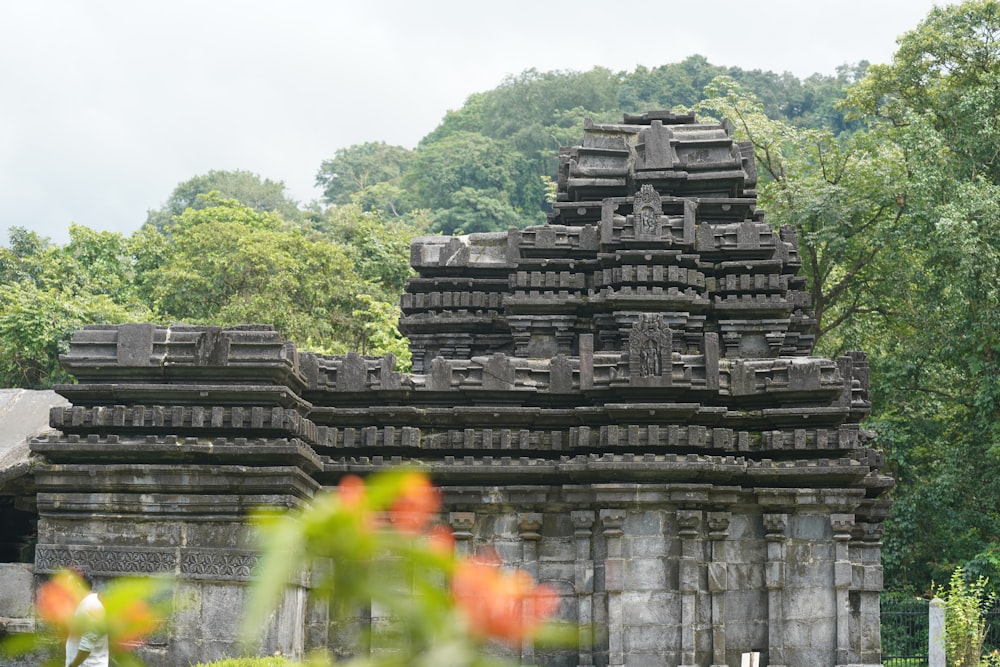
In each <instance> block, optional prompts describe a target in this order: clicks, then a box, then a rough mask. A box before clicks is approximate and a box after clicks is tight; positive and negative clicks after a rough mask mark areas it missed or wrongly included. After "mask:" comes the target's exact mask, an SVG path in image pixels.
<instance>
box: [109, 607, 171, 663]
mask: <svg viewBox="0 0 1000 667" xmlns="http://www.w3.org/2000/svg"><path fill="white" fill-rule="evenodd" d="M160 625H161V620H160V619H159V618H157V617H156V616H155V615H154V614H153V610H152V609H150V607H149V604H148V603H147V602H146V601H145V600H133V601H131V602H129V603H128V605H127V606H126V607H125V608H124V609H121V610H119V611H118V613H116V614H115V615H114V617H113V620H112V627H111V628H110V633H109V634H110V637H109V639H110V640H111V643H112V644H113V645H114V647H115V648H116V649H118V650H121V651H132V650H135V649H136V648H138V647H139V646H141V645H142V640H143V639H144V638H145V637H147V636H149V635H151V634H152V633H154V632H156V630H158V629H159V627H160Z"/></svg>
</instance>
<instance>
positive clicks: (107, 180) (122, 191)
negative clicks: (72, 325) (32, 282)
mask: <svg viewBox="0 0 1000 667" xmlns="http://www.w3.org/2000/svg"><path fill="white" fill-rule="evenodd" d="M934 4H938V5H942V4H952V3H950V2H943V1H941V0H939V1H938V2H933V1H932V0H838V1H837V2H816V1H814V0H714V1H713V0H700V1H678V0H673V1H662V0H661V1H660V2H648V3H641V2H623V1H622V0H611V1H605V2H596V1H594V0H577V1H575V2H568V1H563V0H504V1H503V2H476V1H475V0H443V1H437V0H423V1H422V2H417V1H414V0H384V1H380V0H349V1H341V0H280V1H279V0H268V1H265V0H169V1H168V0H147V1H145V2H137V1H135V0H86V1H82V2H81V1H80V0H0V242H5V241H6V234H7V232H6V230H7V228H8V227H10V226H14V225H17V226H22V227H27V228H29V229H31V230H34V231H37V232H39V233H41V234H43V235H45V236H48V237H50V238H51V239H52V240H53V241H56V242H59V243H63V242H65V241H66V240H67V238H68V236H67V229H68V227H69V224H70V222H77V223H80V224H83V225H86V226H88V227H92V228H94V229H101V230H113V231H119V232H123V233H126V234H129V233H131V232H133V231H134V230H135V229H137V228H138V227H139V226H140V225H141V224H142V222H143V221H145V218H146V211H147V210H149V209H154V208H158V207H159V206H160V205H162V203H163V202H164V201H165V200H166V199H167V197H168V196H169V195H170V193H171V191H172V190H173V188H174V187H175V186H176V185H177V184H178V183H180V182H181V181H184V180H187V179H188V178H191V177H192V176H195V175H198V174H203V173H205V172H207V171H209V170H211V169H245V170H249V171H253V172H255V173H258V174H260V175H261V176H262V177H264V178H270V179H272V180H280V181H284V182H285V184H286V185H287V187H288V192H289V193H290V195H291V196H292V197H293V198H295V199H298V200H300V201H302V202H307V201H310V200H313V199H317V198H319V196H320V192H319V191H318V190H317V189H316V188H315V187H314V185H313V180H314V178H315V175H316V171H317V170H318V168H319V165H320V163H321V162H322V161H323V160H324V159H325V158H329V157H332V156H333V154H334V152H335V151H336V150H337V149H338V148H342V147H346V146H350V145H352V144H358V143H362V142H365V141H386V142H389V143H392V144H400V145H403V146H406V147H409V148H412V147H413V146H415V144H416V143H417V141H419V140H420V138H421V137H423V136H424V135H425V134H427V133H428V132H430V131H431V130H433V129H434V128H435V127H436V126H437V124H438V123H439V122H440V120H441V118H442V117H443V115H444V113H445V112H446V111H447V110H449V109H455V108H458V107H461V106H462V104H463V102H464V101H465V99H466V97H467V96H468V95H469V94H470V93H473V92H477V91H483V90H489V89H491V88H494V87H496V86H497V85H498V84H499V83H500V81H501V80H502V79H503V77H504V76H506V75H507V74H517V73H519V72H521V71H523V70H525V69H527V68H530V67H534V68H537V69H538V70H540V71H547V70H556V69H562V70H565V69H570V70H578V71H583V70H588V69H590V68H591V67H593V66H595V65H601V66H604V67H608V68H610V69H612V70H614V71H620V70H631V69H634V68H635V66H636V65H640V64H641V65H646V66H649V67H655V66H657V65H662V64H666V63H672V62H677V61H680V60H683V59H684V58H685V57H687V56H689V55H692V54H696V53H698V54H701V55H704V56H706V57H707V58H708V60H709V61H710V62H711V63H713V64H715V65H725V66H732V65H735V66H739V67H742V68H744V69H763V70H772V71H775V72H785V71H788V72H791V73H793V74H795V75H797V76H799V77H806V76H808V75H810V74H813V73H816V72H819V73H822V74H833V73H834V72H835V69H836V67H837V66H838V65H840V64H843V63H854V62H857V61H859V60H869V61H871V62H888V61H889V60H891V58H892V54H893V52H894V51H895V46H896V44H895V41H896V38H897V37H898V36H899V35H900V34H902V33H903V32H905V31H907V30H911V29H913V28H915V27H916V25H917V24H918V23H919V22H920V21H921V20H922V19H923V18H924V17H925V16H926V14H927V12H928V11H929V10H930V8H931V7H932V6H933V5H934Z"/></svg>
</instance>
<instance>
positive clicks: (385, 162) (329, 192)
mask: <svg viewBox="0 0 1000 667" xmlns="http://www.w3.org/2000/svg"><path fill="white" fill-rule="evenodd" d="M412 160H413V151H410V150H408V149H406V148H403V147H402V146H391V145H389V144H387V143H385V142H383V141H372V142H368V143H364V144H357V145H354V146H349V147H347V148H339V149H337V152H336V153H334V156H333V157H332V158H330V159H329V160H323V163H322V164H321V165H320V168H319V171H318V172H317V174H316V185H318V186H319V187H321V188H323V198H324V199H325V200H326V202H327V203H329V204H348V203H351V201H352V198H353V197H355V196H358V195H361V196H362V197H365V195H363V194H362V193H365V192H366V191H369V192H368V194H367V198H368V199H369V200H370V201H371V203H372V204H373V205H374V207H375V208H379V209H381V210H384V211H389V212H392V213H393V214H396V215H400V214H402V213H404V212H405V211H406V209H407V206H406V205H405V197H404V196H403V195H404V192H403V190H402V189H401V188H399V183H400V180H401V178H402V176H403V173H404V172H405V171H406V168H407V167H408V166H409V164H410V162H411V161H412ZM387 187H393V188H395V190H387ZM373 188H379V190H378V192H375V193H373V192H370V190H371V189H373ZM359 203H361V204H362V205H364V204H365V203H368V202H367V201H365V200H364V199H362V201H361V202H359ZM365 208H370V207H369V206H365Z"/></svg>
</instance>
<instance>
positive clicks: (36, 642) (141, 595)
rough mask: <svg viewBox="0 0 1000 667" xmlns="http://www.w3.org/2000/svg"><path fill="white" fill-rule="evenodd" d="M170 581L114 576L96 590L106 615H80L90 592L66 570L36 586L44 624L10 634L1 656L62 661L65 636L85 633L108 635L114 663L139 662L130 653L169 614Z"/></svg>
mask: <svg viewBox="0 0 1000 667" xmlns="http://www.w3.org/2000/svg"><path fill="white" fill-rule="evenodd" d="M169 591H170V585H169V580H167V579H164V578H152V577H144V578H135V577H131V578H122V579H115V580H113V581H111V582H109V583H108V584H107V586H106V587H103V588H102V589H100V590H99V591H98V597H99V598H100V601H101V604H102V605H103V607H104V613H103V614H95V613H85V614H81V613H78V608H79V605H80V602H81V601H82V600H83V599H84V597H86V595H87V593H88V592H89V588H88V586H87V585H86V584H85V583H84V581H83V579H82V578H81V577H80V575H79V574H78V573H77V572H75V571H73V570H69V569H63V570H59V571H58V572H56V573H55V574H54V575H52V578H51V579H49V581H47V582H45V583H44V584H42V585H41V586H39V588H38V594H37V597H36V604H35V610H36V613H37V615H38V620H39V621H41V624H42V628H41V629H40V630H39V631H38V632H34V633H30V634H23V635H12V636H10V637H7V638H6V639H5V640H4V642H3V644H2V645H0V649H2V650H0V655H6V656H18V655H25V654H32V653H34V654H38V655H39V657H41V656H42V655H44V654H47V655H48V656H49V659H48V660H47V661H46V662H44V663H42V664H45V665H62V664H64V663H63V657H62V656H63V653H64V652H65V647H64V642H65V641H66V638H67V637H70V636H75V637H80V636H83V635H87V634H93V635H97V636H107V638H108V645H109V649H110V654H111V660H112V663H113V664H116V665H121V666H125V665H140V664H141V663H140V661H139V660H138V659H137V658H136V657H135V656H133V655H131V652H132V651H134V650H135V649H136V648H138V647H139V646H141V645H142V644H143V642H144V640H145V639H146V638H148V637H149V636H150V635H151V634H153V633H154V632H156V631H157V630H159V629H160V628H161V627H162V626H163V624H164V621H165V619H166V618H167V616H168V614H169V607H170V595H169Z"/></svg>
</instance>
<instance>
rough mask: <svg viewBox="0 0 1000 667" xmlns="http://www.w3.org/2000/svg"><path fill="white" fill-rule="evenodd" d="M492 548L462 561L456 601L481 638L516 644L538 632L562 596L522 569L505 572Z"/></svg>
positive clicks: (455, 579) (457, 570)
mask: <svg viewBox="0 0 1000 667" xmlns="http://www.w3.org/2000/svg"><path fill="white" fill-rule="evenodd" d="M500 565H501V563H500V558H499V557H498V556H497V555H496V552H494V551H488V552H485V553H483V554H479V555H477V556H475V557H474V558H470V559H467V560H464V561H461V562H459V563H458V564H457V565H456V567H455V574H454V576H453V577H452V580H451V589H452V592H453V593H454V596H455V603H456V604H457V606H458V608H459V610H461V611H462V613H463V615H464V616H465V617H466V619H467V620H468V622H469V629H470V631H471V632H472V633H473V634H474V635H476V636H477V637H482V638H495V639H501V640H503V641H506V642H508V643H511V644H514V643H516V642H519V641H520V640H521V639H524V638H530V637H533V636H534V635H535V633H536V632H537V631H538V629H539V628H540V627H541V625H542V623H544V622H545V621H546V619H548V617H549V616H551V615H552V613H553V612H554V611H555V610H556V607H557V606H558V604H559V599H558V597H557V596H556V593H555V591H554V590H553V589H552V588H551V587H549V586H546V585H544V584H541V585H536V584H535V582H534V581H533V580H532V578H531V576H530V575H529V574H528V573H527V572H524V571H522V570H513V571H504V570H503V569H501V567H500Z"/></svg>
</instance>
